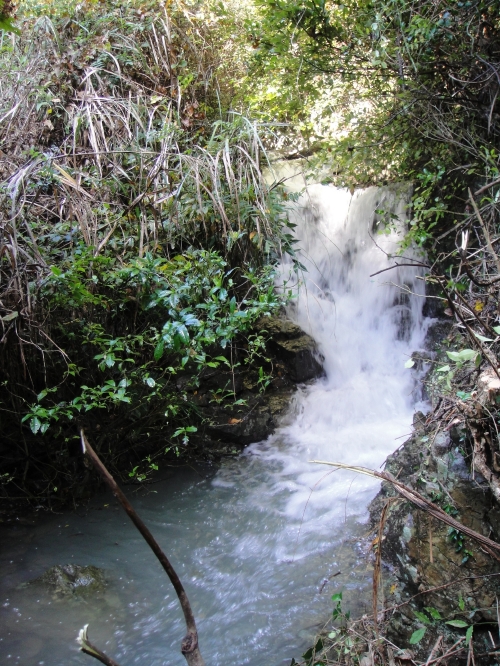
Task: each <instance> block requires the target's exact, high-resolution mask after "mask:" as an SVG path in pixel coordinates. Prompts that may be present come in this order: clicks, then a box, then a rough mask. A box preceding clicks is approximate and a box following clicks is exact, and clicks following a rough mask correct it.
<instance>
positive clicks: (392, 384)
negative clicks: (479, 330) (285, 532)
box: [251, 185, 425, 530]
mask: <svg viewBox="0 0 500 666" xmlns="http://www.w3.org/2000/svg"><path fill="white" fill-rule="evenodd" d="M406 194H407V191H406ZM407 202H408V197H407V196H404V191H403V196H402V195H401V192H399V193H398V191H397V189H396V190H395V191H394V190H391V189H389V188H381V189H380V188H375V187H374V188H370V189H368V190H364V191H358V192H356V193H355V194H354V195H353V196H351V194H350V193H349V192H348V191H346V190H339V189H336V188H332V187H325V186H322V185H313V186H310V187H309V188H308V191H307V193H306V195H304V196H303V197H302V199H301V206H300V208H299V213H298V215H297V216H296V222H297V230H296V233H297V237H298V238H299V239H300V248H301V255H302V256H301V262H302V263H303V264H304V265H305V266H306V268H307V272H305V273H303V274H302V275H301V276H300V277H301V278H302V280H303V286H302V287H301V289H300V291H299V295H298V299H297V301H296V302H295V303H294V306H293V307H292V308H290V315H291V316H292V317H293V318H294V319H295V321H296V322H297V323H298V324H299V325H300V326H301V327H302V328H303V329H304V330H305V331H307V332H308V333H310V334H311V335H312V336H313V338H314V339H315V340H316V341H317V343H318V346H319V350H320V352H321V354H322V356H323V358H324V369H325V373H326V377H325V378H324V379H323V380H321V381H318V382H316V383H315V384H314V385H312V386H310V387H308V388H307V389H305V390H303V391H301V392H300V393H299V395H298V396H297V399H296V404H295V414H294V418H293V420H292V422H291V423H290V425H288V426H287V427H285V428H283V429H282V430H281V431H280V433H279V438H280V439H282V440H286V442H287V443H288V446H287V447H286V448H285V449H284V450H280V452H279V453H276V452H271V451H269V449H268V448H267V447H266V449H265V450H266V453H265V454H264V453H262V454H261V455H265V456H266V457H268V458H274V457H276V456H278V457H279V458H280V459H281V461H282V463H283V477H284V478H286V479H287V485H288V488H289V489H290V490H291V491H292V492H293V495H292V497H291V498H290V499H289V501H288V505H287V512H288V514H289V515H290V516H294V517H298V516H301V515H302V512H303V509H304V506H305V504H306V502H307V503H308V510H307V511H308V513H307V514H306V516H309V518H308V520H306V522H305V526H304V527H303V530H304V529H305V530H309V529H316V524H315V520H314V517H315V516H317V517H318V519H319V520H320V521H321V522H323V523H325V522H326V523H329V522H330V521H333V522H334V521H338V519H339V518H340V517H341V516H343V515H344V514H345V512H346V510H347V512H348V513H355V514H356V513H363V512H364V511H365V509H366V504H367V499H368V498H369V496H370V495H369V493H371V492H372V489H373V488H374V487H376V485H377V484H376V483H374V482H373V481H371V480H370V479H369V478H367V477H355V475H353V474H352V473H345V472H344V473H342V472H339V473H336V476H335V478H332V477H330V478H328V479H326V480H325V481H324V482H320V480H321V478H322V477H323V476H324V475H325V471H326V468H325V467H321V468H320V467H318V466H316V467H314V466H311V465H308V464H307V463H306V460H307V459H309V460H311V459H316V460H327V461H333V460H335V461H338V462H343V463H347V464H349V463H350V464H354V465H361V466H365V467H373V468H377V467H379V466H380V465H381V464H382V463H383V461H384V460H385V458H386V457H387V455H389V454H390V453H392V451H394V449H395V448H397V446H398V443H397V438H398V437H401V436H402V435H404V434H405V433H408V432H409V430H410V424H411V418H412V413H413V410H414V405H415V401H416V398H417V396H416V394H415V393H414V392H413V391H414V388H415V387H414V386H413V383H412V381H413V380H412V377H411V373H409V372H408V370H407V369H406V368H405V367H404V363H405V361H407V360H408V358H409V356H410V354H411V352H412V351H414V350H415V349H419V348H420V346H421V345H422V343H423V338H424V336H425V327H424V326H423V318H422V305H423V296H424V287H423V282H422V280H419V279H418V277H417V276H418V275H419V270H418V269H415V268H411V267H402V268H398V269H396V270H392V271H390V272H383V273H379V274H378V275H377V276H374V277H373V278H371V277H370V275H372V274H374V273H378V272H379V271H383V270H384V269H386V268H388V267H389V266H393V265H394V264H395V263H396V262H395V260H394V258H391V256H390V255H394V254H395V253H396V252H397V250H398V248H399V244H400V242H401V240H402V234H403V233H404V220H405V217H406V212H405V207H406V205H407ZM380 210H383V211H385V214H386V218H387V219H389V220H390V221H391V222H392V224H393V227H392V230H390V229H389V230H387V231H390V232H389V233H385V232H384V229H386V228H385V227H384V225H381V227H380V229H378V228H377V227H376V224H375V222H376V220H377V219H378V218H379V216H378V215H377V214H376V211H380ZM379 231H382V232H384V233H382V234H380V233H378V232H379ZM398 263H405V262H404V261H402V260H399V262H398ZM290 269H291V264H290V263H288V264H285V265H284V266H282V276H283V278H282V279H283V281H284V283H285V284H288V283H291V282H292V281H293V279H294V277H295V276H294V274H293V272H291V270H290ZM261 448H262V447H261V446H260V445H257V446H254V447H252V448H251V450H252V451H254V452H255V453H258V452H259V451H260V450H261ZM353 478H355V481H354V482H353V483H352V485H351V480H352V479H353ZM312 488H314V489H315V490H314V492H313V493H311V489H312ZM367 493H368V494H367ZM348 495H349V501H348V502H347V509H346V507H345V501H346V498H347V496H348Z"/></svg>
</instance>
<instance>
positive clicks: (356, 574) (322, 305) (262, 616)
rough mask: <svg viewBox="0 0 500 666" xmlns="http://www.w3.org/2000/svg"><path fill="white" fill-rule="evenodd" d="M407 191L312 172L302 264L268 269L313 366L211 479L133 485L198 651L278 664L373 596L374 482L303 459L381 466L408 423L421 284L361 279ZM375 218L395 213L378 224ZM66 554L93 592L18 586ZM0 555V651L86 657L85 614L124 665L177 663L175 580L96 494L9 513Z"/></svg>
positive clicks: (384, 246) (49, 658)
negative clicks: (344, 183)
mask: <svg viewBox="0 0 500 666" xmlns="http://www.w3.org/2000/svg"><path fill="white" fill-rule="evenodd" d="M405 205H406V198H405V196H404V195H403V196H402V195H398V193H397V192H395V191H394V190H392V189H390V188H382V189H376V188H371V189H368V190H366V191H363V192H357V193H355V194H354V195H353V196H351V195H350V194H349V193H348V192H346V191H343V190H336V189H334V188H332V187H327V186H322V185H313V186H311V187H309V188H308V190H307V192H306V194H305V195H304V196H303V197H302V198H301V200H300V202H299V205H298V206H297V209H296V210H295V213H294V219H295V222H296V224H297V228H296V233H297V238H298V239H299V240H300V243H299V245H300V248H301V262H302V263H303V264H304V265H305V266H306V268H307V271H305V272H299V273H298V274H296V273H295V272H294V271H293V266H292V264H291V263H287V262H285V263H284V264H283V266H282V268H281V278H280V282H281V283H282V284H283V285H290V284H292V283H294V284H295V283H296V282H297V280H300V281H301V282H302V284H301V286H300V289H299V291H298V295H297V298H296V299H295V300H294V301H292V303H291V304H290V306H289V315H290V316H291V317H292V318H293V319H294V320H295V321H296V322H298V323H299V324H300V325H301V326H302V327H303V328H304V329H305V330H306V331H307V332H309V333H310V334H311V335H312V336H313V337H314V338H315V339H316V340H317V343H318V348H319V352H320V353H321V355H322V356H323V358H324V368H325V376H324V377H323V378H322V379H320V380H318V381H316V382H314V383H312V384H310V385H307V386H303V387H301V388H299V390H298V391H297V392H296V394H295V397H294V399H293V404H292V406H291V409H290V412H289V414H288V415H287V417H286V420H285V422H284V423H283V425H282V427H281V428H279V429H278V431H277V432H276V433H275V435H273V436H272V437H270V438H269V439H268V440H267V441H265V442H260V443H257V444H254V445H252V446H250V447H248V449H247V450H246V451H245V453H244V454H243V455H242V456H241V457H239V458H236V459H230V460H227V461H225V462H224V463H223V465H222V466H221V469H220V470H219V471H218V472H217V474H216V475H215V477H214V478H212V479H200V477H199V476H197V475H196V474H194V473H190V472H188V471H187V472H186V476H185V478H182V473H180V472H176V474H175V475H174V476H173V477H172V478H171V479H170V480H168V481H166V482H165V483H164V484H163V485H160V484H158V485H157V486H155V487H154V490H155V493H151V494H149V495H142V496H141V495H139V496H138V497H136V498H134V500H133V501H134V504H135V506H136V507H137V510H138V511H139V513H140V514H141V516H142V517H143V519H144V520H145V522H146V523H147V524H148V525H149V526H151V529H152V531H153V532H154V533H155V536H156V538H157V539H158V541H159V542H160V543H161V544H163V545H164V546H165V548H166V550H167V552H168V555H169V558H170V559H171V561H172V563H173V564H174V566H175V568H176V570H177V571H178V573H179V575H180V577H181V579H182V581H183V584H184V585H185V587H186V589H187V592H188V595H189V598H190V600H191V602H192V605H193V608H194V613H195V616H196V619H197V622H198V628H199V636H200V646H201V650H202V653H203V655H204V657H205V659H206V662H207V663H209V664H212V666H227V664H232V663H234V664H238V665H239V666H243V665H244V664H248V665H249V666H262V665H263V664H269V665H270V666H277V665H278V664H283V665H284V664H286V665H288V664H289V663H290V660H291V658H292V657H300V654H301V648H302V647H305V646H307V645H308V644H309V643H310V641H311V640H312V638H313V636H314V632H315V631H316V628H317V627H318V626H319V625H320V624H322V623H323V622H324V621H325V620H326V618H327V617H328V616H329V614H330V613H331V608H332V602H331V594H332V593H333V592H334V591H338V590H339V589H342V590H343V591H344V599H346V600H347V603H348V604H351V606H353V607H354V609H355V610H357V611H358V612H363V610H364V609H366V608H369V606H370V592H369V585H370V572H369V571H367V568H368V566H367V553H366V550H364V548H365V546H364V543H365V542H364V541H363V539H362V538H361V535H362V533H363V531H366V530H365V527H364V525H363V520H364V517H365V516H366V513H367V504H368V502H369V501H370V499H371V497H373V496H374V495H375V493H376V490H377V484H376V483H375V482H374V481H373V480H372V479H369V478H367V477H361V476H356V475H355V474H353V473H350V472H346V471H338V472H331V471H330V472H329V470H331V468H326V467H324V466H319V465H314V464H311V463H310V462H309V461H310V460H311V459H323V460H330V461H340V462H345V463H352V464H356V465H364V466H367V467H374V468H377V467H379V466H380V465H381V464H382V463H383V461H384V459H385V457H386V456H387V455H388V454H389V453H391V452H392V451H393V450H394V449H395V448H397V447H398V446H399V445H400V444H401V443H403V441H404V436H405V435H406V434H407V433H409V431H410V429H411V421H412V414H413V410H414V406H415V402H416V400H417V399H418V396H416V394H415V387H414V385H413V382H412V372H411V371H410V370H407V369H405V367H404V364H405V361H406V360H407V359H408V357H409V356H410V354H411V352H412V351H413V350H414V349H418V348H419V347H420V346H421V344H422V342H423V336H424V329H425V326H424V325H423V322H422V315H421V308H422V301H423V298H422V296H423V283H422V281H421V280H418V279H416V274H417V271H416V269H413V268H399V269H397V270H390V271H386V272H383V273H379V274H378V275H376V276H374V277H372V278H371V277H370V275H371V274H373V273H377V272H379V271H382V270H383V269H385V268H388V267H389V266H391V265H393V263H394V260H391V259H390V258H389V257H388V256H387V255H388V254H392V253H394V252H395V251H396V249H397V247H398V242H399V241H400V239H401V234H402V230H401V229H402V226H404V222H403V221H404V212H405ZM376 211H385V212H384V213H381V212H378V213H377V212H376ZM383 217H385V218H386V219H387V220H389V222H390V223H391V224H390V227H389V228H387V229H385V231H387V232H388V233H382V234H379V233H377V232H378V231H379V230H380V227H381V226H382V227H383V225H378V227H377V224H376V223H377V222H379V221H380V220H381V218H383ZM97 509H99V512H97V511H96V510H97ZM66 562H75V563H79V564H94V565H96V566H99V567H102V568H104V569H105V570H106V572H107V574H108V577H109V579H110V582H109V588H108V591H107V592H106V594H105V595H104V597H103V598H99V599H96V600H95V601H93V602H92V603H90V604H82V603H78V602H77V601H76V600H66V601H64V602H61V601H58V600H51V599H50V598H49V599H48V600H47V599H41V594H40V592H39V590H35V589H32V588H31V587H28V588H26V589H24V590H16V589H15V587H16V585H18V584H19V583H20V582H22V581H25V580H28V579H30V578H35V577H36V576H39V575H40V574H41V573H42V572H43V571H44V569H46V568H47V567H50V566H52V565H54V564H56V563H61V564H64V563H66ZM0 566H1V567H2V571H3V573H4V577H3V581H2V582H0V585H1V587H0V602H1V603H0V644H1V646H2V655H3V661H2V663H5V664H9V663H12V664H28V663H30V664H37V665H40V666H42V665H43V664H50V665H51V666H84V665H85V664H89V663H90V662H89V659H90V658H89V657H86V656H85V655H82V654H81V653H79V652H78V649H77V645H76V642H75V640H74V639H75V637H76V634H77V632H78V630H79V629H80V628H81V627H82V626H83V625H84V624H87V623H90V636H91V638H92V640H93V641H94V642H95V643H96V644H97V645H99V646H101V647H102V648H103V649H105V651H106V652H107V653H108V654H109V655H112V656H113V657H114V658H115V659H116V660H117V661H118V662H120V663H123V664H126V663H127V664H133V663H140V664H147V666H162V665H163V664H165V663H169V664H179V666H180V665H181V664H183V663H185V662H184V660H183V657H182V656H181V655H180V652H179V645H180V640H181V637H182V636H183V634H184V627H183V620H182V616H181V613H180V609H179V604H178V601H177V599H176V597H175V594H174V592H173V590H172V588H171V585H170V583H169V581H168V580H166V578H165V576H164V574H163V572H162V570H161V569H160V567H159V565H158V564H157V563H156V562H155V560H154V558H153V557H152V555H151V553H150V552H149V550H148V548H147V546H146V545H145V544H144V543H143V542H142V540H141V539H140V537H139V535H138V534H137V532H136V531H135V529H134V528H133V527H132V525H130V524H129V521H128V520H127V518H126V517H125V516H123V515H122V513H121V511H120V510H118V508H117V507H115V505H114V504H113V503H112V502H110V498H109V496H108V495H104V496H100V497H97V498H95V500H94V502H93V505H92V507H91V508H90V510H89V512H88V514H87V515H82V516H79V515H77V514H76V513H75V514H68V515H65V516H62V517H59V516H55V517H52V518H51V519H50V520H47V521H46V522H44V523H42V524H41V525H40V526H39V527H38V528H37V529H36V531H33V530H25V531H24V532H23V530H22V528H19V529H18V532H17V537H16V540H15V544H12V545H11V546H7V545H5V544H4V546H3V548H2V551H1V553H0ZM338 572H341V573H339V574H338V575H337V573H338ZM363 604H364V605H363ZM42 606H43V611H42Z"/></svg>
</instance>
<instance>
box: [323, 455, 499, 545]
mask: <svg viewBox="0 0 500 666" xmlns="http://www.w3.org/2000/svg"><path fill="white" fill-rule="evenodd" d="M310 462H313V463H317V464H318V465H330V466H331V467H337V468H338V469H348V470H349V471H351V472H358V473H359V474H365V475H366V476H371V477H375V478H377V479H382V480H383V481H388V482H389V483H390V484H392V485H393V486H394V488H395V490H397V491H398V493H399V494H400V495H402V496H403V497H404V498H405V499H407V500H408V501H409V502H411V503H412V504H414V505H415V506H416V507H418V508H419V509H421V510H422V511H426V512H427V513H428V514H430V515H431V516H433V517H434V518H437V520H440V521H441V522H442V523H445V524H446V525H449V526H450V527H453V529H456V530H458V531H459V532H462V534H465V535H466V536H468V537H469V538H471V539H473V540H474V541H477V542H478V543H480V544H482V545H483V546H486V547H487V548H490V549H491V550H493V551H495V552H498V553H500V544H499V543H496V541H492V540H491V539H488V537H485V536H483V535H482V534H479V532H476V531H475V530H472V529H471V528H470V527H466V526H465V525H463V524H462V523H459V522H458V520H455V519H454V518H452V517H451V516H449V515H448V514H447V513H446V512H445V511H443V510H442V509H441V508H439V507H438V506H437V505H436V504H434V503H433V502H430V501H429V500H428V499H426V498H425V497H424V496H423V495H421V494H420V493H418V492H417V491H416V490H413V488H410V487H409V486H405V484H404V483H401V481H398V480H397V479H395V478H394V477H393V476H392V474H389V473H388V472H376V471H375V470H372V469H367V468H366V467H357V466H355V465H345V464H344V463H338V462H327V461H326V460H311V461H310Z"/></svg>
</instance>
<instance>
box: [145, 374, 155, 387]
mask: <svg viewBox="0 0 500 666" xmlns="http://www.w3.org/2000/svg"><path fill="white" fill-rule="evenodd" d="M145 382H146V384H147V385H148V386H149V387H151V388H154V387H155V386H156V382H155V380H154V379H153V378H152V377H146V379H145Z"/></svg>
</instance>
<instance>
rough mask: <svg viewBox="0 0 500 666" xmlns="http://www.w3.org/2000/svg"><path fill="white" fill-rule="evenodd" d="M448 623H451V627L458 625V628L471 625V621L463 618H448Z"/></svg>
mask: <svg viewBox="0 0 500 666" xmlns="http://www.w3.org/2000/svg"><path fill="white" fill-rule="evenodd" d="M446 624H449V625H450V627H456V628H457V629H465V627H468V626H469V623H468V622H464V621H463V620H448V621H447V622H446Z"/></svg>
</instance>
